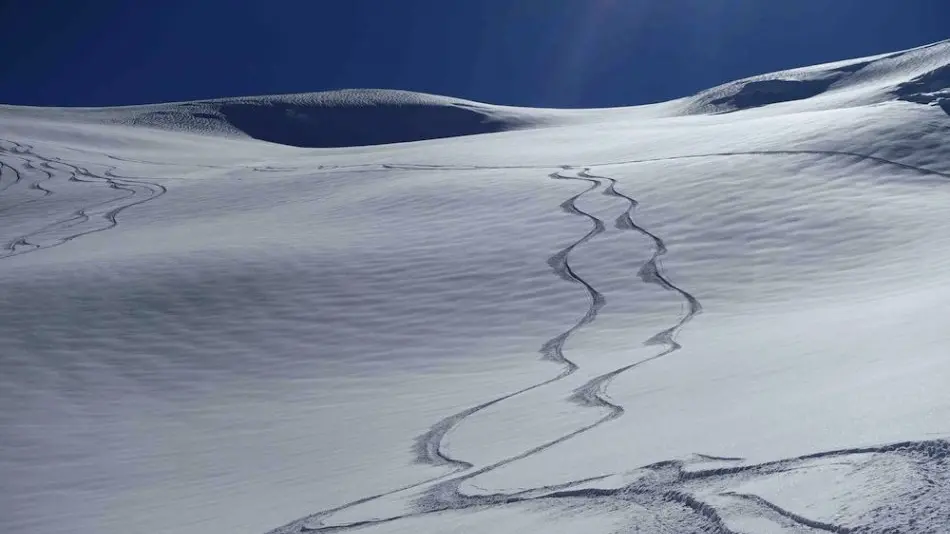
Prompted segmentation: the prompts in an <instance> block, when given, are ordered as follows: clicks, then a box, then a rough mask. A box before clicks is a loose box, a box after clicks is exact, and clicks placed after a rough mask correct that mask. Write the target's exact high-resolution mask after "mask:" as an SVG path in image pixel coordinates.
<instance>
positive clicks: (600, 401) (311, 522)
mask: <svg viewBox="0 0 950 534" xmlns="http://www.w3.org/2000/svg"><path fill="white" fill-rule="evenodd" d="M738 155H751V156H769V155H823V156H829V155H835V156H845V157H852V158H856V159H860V160H866V161H872V162H876V163H880V164H889V165H894V166H897V167H901V168H904V169H908V170H912V171H915V172H918V173H921V174H926V175H931V176H940V177H943V178H950V173H945V172H941V171H936V170H931V169H926V168H922V167H916V166H913V165H909V164H905V163H900V162H895V161H891V160H887V159H883V158H879V157H876V156H868V155H864V154H857V153H852V152H839V151H815V150H787V151H746V152H717V153H708V154H691V155H683V156H671V157H665V158H650V159H637V160H624V161H612V162H602V163H597V164H594V165H588V166H584V167H583V170H581V171H579V172H577V173H576V176H564V175H562V174H561V173H560V172H555V173H552V174H550V175H549V177H550V178H552V179H561V180H581V181H587V182H590V184H591V185H590V186H588V188H587V189H585V190H584V191H582V192H580V193H578V194H576V195H574V196H572V197H570V198H568V199H567V200H566V201H565V202H563V203H562V204H561V208H562V209H563V210H565V211H566V212H568V213H571V214H574V215H578V216H583V217H586V218H588V219H589V220H590V221H591V222H592V224H593V228H592V229H591V230H590V231H589V232H588V234H586V235H585V236H584V237H583V238H581V239H580V240H578V241H576V242H575V243H573V244H571V245H569V246H568V247H566V248H565V249H562V250H561V251H559V252H558V253H557V254H555V255H554V256H552V257H550V258H549V260H548V263H549V265H551V267H552V268H553V269H554V271H555V272H556V273H557V274H558V275H559V276H560V277H561V278H563V279H565V280H567V281H571V282H573V283H578V284H581V285H582V286H584V288H585V289H586V290H587V293H588V296H589V300H590V305H589V308H588V311H587V313H586V314H585V316H584V317H583V318H582V319H581V320H580V321H579V322H577V323H576V324H575V325H574V326H572V327H571V328H570V329H568V330H567V331H565V332H563V333H562V334H560V335H559V336H556V337H554V338H552V339H551V340H549V341H548V342H546V343H545V344H544V346H543V347H542V350H541V352H542V354H543V355H544V357H545V358H547V359H551V360H553V361H556V362H559V363H561V364H562V366H563V370H562V372H561V373H560V374H559V375H557V376H555V377H554V378H551V379H548V380H545V381H543V382H539V383H537V384H534V385H531V386H528V387H527V388H524V389H521V390H518V391H515V392H512V393H509V394H506V395H504V396H502V397H498V398H495V399H492V400H489V401H486V402H484V403H482V404H479V405H476V406H473V407H471V408H468V409H466V410H463V411H461V412H458V413H456V414H453V415H451V416H449V417H446V418H445V419H442V420H441V421H439V422H437V423H435V424H434V425H433V426H432V427H431V428H430V429H429V431H427V432H426V433H425V434H423V435H422V436H420V437H418V438H417V439H416V442H415V446H414V450H415V453H416V460H417V461H419V462H420V463H426V464H429V465H435V466H449V467H452V468H453V470H452V472H450V473H448V474H446V475H442V476H439V477H435V478H431V479H428V480H424V481H421V482H418V483H415V484H411V485H409V486H404V487H401V488H397V489H394V490H391V491H386V492H382V493H379V494H377V495H373V496H370V497H366V498H363V499H359V500H358V501H353V502H350V503H347V504H344V505H341V506H338V507H335V508H333V509H330V510H325V511H322V512H318V513H316V514H312V515H310V516H307V517H305V518H301V519H298V520H296V521H293V522H291V523H288V524H286V525H283V526H281V527H278V528H277V529H274V530H272V531H271V534H287V533H291V532H336V531H344V530H351V529H357V528H361V527H366V526H371V525H375V524H381V523H388V522H393V521H398V520H401V519H406V518H410V517H418V516H421V515H427V514H437V513H442V512H446V511H449V510H461V509H468V508H475V507H485V506H498V505H505V504H513V503H518V502H525V501H534V500H547V499H560V498H569V497H573V498H577V497H587V498H590V497H613V498H623V499H629V498H630V497H631V496H634V495H641V496H643V495H648V496H650V497H651V498H653V499H657V501H658V502H663V503H666V504H668V505H678V506H682V507H686V508H688V509H690V510H692V511H693V512H694V513H695V514H696V516H697V517H698V518H699V519H698V520H699V521H701V522H703V523H705V525H704V526H701V527H700V526H697V528H701V529H703V531H704V532H707V531H708V532H719V533H722V534H731V533H732V532H733V531H731V530H730V529H728V528H727V527H726V525H725V522H724V521H723V519H722V517H720V515H719V513H718V512H717V511H716V509H715V508H713V507H712V506H710V505H708V504H706V503H703V502H701V501H699V500H698V499H696V498H695V497H694V496H692V495H691V494H690V493H688V492H685V491H683V490H680V489H676V488H674V487H673V486H676V485H685V484H686V483H688V482H691V481H693V480H696V479H699V478H703V477H713V476H719V477H728V476H732V475H734V474H736V473H739V472H745V471H749V472H752V471H755V470H757V469H764V468H768V467H769V466H771V465H773V464H776V465H790V464H792V463H794V462H796V461H800V462H804V461H807V460H810V459H813V458H819V457H825V456H830V455H844V454H858V453H861V452H863V451H861V450H846V451H833V452H829V453H818V454H815V455H809V456H805V457H801V458H797V459H791V460H785V461H782V462H773V463H771V464H761V465H746V466H742V467H739V468H735V472H732V471H729V470H721V469H720V470H710V471H698V472H689V471H686V470H685V469H683V466H684V465H685V463H684V462H680V461H670V462H664V463H663V464H657V466H647V467H643V468H641V469H644V470H648V469H659V468H661V467H662V468H663V469H666V468H668V467H669V466H674V467H676V475H675V476H674V477H673V478H672V482H671V481H666V482H665V483H663V484H662V485H659V486H657V487H650V486H644V487H640V486H642V483H638V484H640V486H638V485H637V484H634V485H630V486H625V487H623V488H620V489H615V490H601V489H582V490H570V489H566V488H570V487H574V486H578V485H581V484H584V483H588V482H592V481H596V480H600V479H603V478H606V477H607V476H608V475H604V476H599V477H592V478H588V479H584V480H580V481H573V482H569V483H566V484H562V485H558V486H550V487H540V488H535V489H531V490H524V491H521V492H518V493H513V494H491V495H466V494H464V493H462V492H461V491H460V486H461V484H462V483H463V482H464V481H466V480H470V479H472V478H475V477H477V476H479V475H482V474H484V473H487V472H489V471H492V470H494V469H497V468H499V467H502V466H504V465H508V464H511V463H513V462H516V461H519V460H522V459H524V458H527V457H529V456H532V455H534V454H537V453H539V452H541V451H544V450H546V449H548V448H550V447H553V446H555V445H557V444H559V443H562V442H564V441H567V440H569V439H571V438H574V437H576V436H578V435H580V434H583V433H585V432H587V431H589V430H592V429H593V428H596V427H598V426H600V425H602V424H604V423H606V422H608V421H610V420H612V419H615V418H617V417H620V416H621V415H622V414H623V411H624V409H623V407H621V406H619V405H617V404H614V403H612V402H611V401H610V400H609V399H608V397H607V394H606V388H607V386H608V385H609V383H610V381H611V380H612V379H613V378H616V377H617V376H618V375H620V374H622V373H624V372H625V371H628V370H630V369H632V368H634V367H637V366H639V365H642V364H644V363H646V362H649V361H652V360H655V359H658V358H662V357H664V356H667V355H669V354H671V353H673V352H675V351H677V350H679V349H680V348H681V346H680V344H679V343H678V342H677V341H676V335H677V333H678V332H679V331H680V330H682V328H683V327H684V326H685V325H686V324H687V323H688V322H689V321H690V320H691V319H692V318H693V317H694V316H696V315H697V314H699V313H701V312H702V305H701V304H700V302H699V300H698V299H696V298H695V297H694V296H693V295H692V294H690V293H689V292H687V291H686V290H684V289H682V288H681V287H679V286H677V285H676V284H674V283H673V282H672V281H671V280H670V279H669V278H668V277H667V276H666V275H665V274H664V273H663V270H662V265H661V258H662V256H664V255H665V254H666V253H667V251H668V249H667V247H666V244H665V243H664V241H663V240H662V239H661V238H660V237H659V236H657V235H656V234H653V233H652V232H650V231H649V230H647V229H645V228H644V227H642V226H640V225H639V224H637V223H636V221H635V220H634V218H633V212H634V211H635V209H636V208H637V207H638V205H639V204H638V202H637V200H636V199H635V198H633V197H631V196H629V195H626V194H624V193H622V192H620V191H618V190H617V187H616V186H617V182H616V180H615V179H613V178H610V177H607V176H598V175H594V174H591V173H590V169H591V168H592V167H595V166H597V167H606V166H616V165H627V164H636V163H647V162H656V161H672V160H680V159H695V158H708V157H728V156H738ZM559 167H560V168H561V169H563V170H569V169H571V168H573V167H572V166H570V165H561V166H559ZM357 168H363V169H367V170H371V169H373V168H377V169H378V168H383V169H394V170H433V171H436V170H503V169H545V168H551V166H536V165H509V166H479V165H422V164H382V165H380V164H360V165H352V166H346V165H344V166H334V165H329V166H321V167H320V169H321V170H347V169H357ZM604 183H607V184H608V185H607V187H605V188H604V190H603V194H604V195H607V196H612V197H616V198H620V199H623V200H625V201H626V202H627V209H626V210H625V211H624V213H622V214H621V215H620V216H619V217H618V218H617V219H616V221H615V223H614V226H615V227H616V228H617V229H619V230H633V231H636V232H638V233H640V234H642V235H643V236H645V237H647V238H648V239H649V240H651V241H652V242H653V248H654V250H653V254H652V256H651V257H650V259H648V260H647V261H646V262H645V263H644V264H643V265H642V266H641V267H640V270H639V272H638V275H639V277H640V279H641V280H642V281H643V282H644V283H649V284H654V285H657V286H659V287H662V288H663V289H665V290H667V291H671V292H674V293H676V294H677V295H678V296H679V297H680V298H681V299H682V300H683V302H684V312H683V314H682V315H681V316H680V318H679V319H678V320H677V321H676V323H675V324H673V325H672V326H670V327H669V328H667V329H665V330H662V331H660V332H658V333H656V334H655V335H654V336H652V337H651V338H650V339H648V340H647V341H646V344H648V345H653V344H656V345H662V346H664V349H663V350H662V351H661V352H660V353H658V354H655V355H653V356H651V357H649V358H646V359H643V360H639V361H636V362H633V363H630V364H627V365H625V366H622V367H620V368H617V369H614V370H612V371H610V372H608V373H605V374H603V375H600V376H598V377H595V378H594V379H592V380H590V381H588V382H587V383H586V384H584V385H582V386H581V387H580V388H578V389H577V390H576V391H575V392H574V395H572V396H571V400H573V401H575V402H578V403H580V404H582V405H585V406H592V407H601V408H606V409H608V414H607V415H605V416H604V417H602V418H600V419H598V420H597V421H595V422H594V423H592V424H589V425H586V426H583V427H581V428H579V429H576V430H574V431H572V432H570V433H568V434H566V435H564V436H561V437H559V438H557V439H555V440H552V441H550V442H548V443H545V444H542V445H540V446H537V447H534V448H532V449H529V450H527V451H524V452H522V453H520V454H518V455H516V456H513V457H510V458H506V459H503V460H501V461H498V462H496V463H494V464H491V465H487V466H484V467H481V468H478V469H476V470H474V471H469V470H471V469H472V468H473V467H474V466H473V465H472V464H471V463H470V462H466V461H464V460H461V459H456V458H452V457H451V456H449V455H448V454H446V453H445V452H444V451H443V450H442V443H443V441H444V439H445V437H446V436H447V435H448V434H449V433H450V432H451V431H452V430H453V429H454V428H456V427H457V426H458V425H459V424H461V423H462V421H463V420H464V419H465V418H467V417H469V416H471V415H473V414H475V413H477V412H479V411H481V410H484V409H485V408H488V407H489V406H493V405H496V404H499V403H501V402H503V401H505V400H508V399H511V398H514V397H516V396H518V395H521V394H524V393H527V392H529V391H532V390H534V389H537V388H540V387H543V386H546V385H549V384H552V383H554V382H557V381H559V380H561V379H563V378H565V377H566V376H568V375H570V374H572V373H573V372H574V371H576V370H577V368H578V367H577V364H575V363H574V362H573V361H572V360H570V359H568V358H567V357H566V356H564V354H563V346H564V343H565V342H566V341H567V339H568V338H569V337H570V336H571V335H572V334H573V333H575V332H576V331H577V330H579V329H581V328H583V327H584V326H586V325H588V324H590V323H591V322H593V321H594V320H595V318H596V316H597V313H598V312H599V310H600V309H601V308H602V307H603V306H604V305H605V304H606V300H605V298H604V296H603V295H602V294H601V293H600V292H598V291H597V290H596V289H595V288H594V287H593V286H592V285H591V284H590V283H589V282H588V281H586V280H585V279H583V278H582V277H580V276H578V274H577V273H576V272H575V271H574V270H573V269H572V268H571V267H570V264H569V262H568V257H569V255H570V253H571V251H573V250H574V249H575V248H576V247H578V246H580V245H582V244H583V243H585V242H587V241H589V240H590V239H592V238H593V237H595V236H596V235H597V234H600V233H602V232H604V231H605V225H604V223H603V222H602V221H600V220H599V219H597V218H596V217H594V216H593V215H591V214H589V213H587V212H584V211H582V210H580V209H579V208H578V207H577V206H576V201H577V200H578V199H579V198H580V197H582V196H583V195H585V194H588V193H590V192H592V191H594V190H596V189H597V188H598V187H600V186H601V185H603V184H604ZM935 443H936V444H937V446H939V447H944V446H946V444H947V442H944V441H936V442H915V443H911V442H909V443H908V444H900V446H933V444H935ZM921 444H923V445H921ZM894 447H895V446H885V447H880V448H877V449H873V450H874V451H878V452H892V451H893V450H896V449H895V448H894ZM869 450H871V449H869ZM695 457H696V459H698V461H712V460H727V461H742V459H741V458H729V459H725V458H719V457H716V456H710V455H703V454H697V455H695ZM788 469H791V467H788ZM463 471H468V472H466V473H463V474H461V475H459V476H455V477H454V478H450V477H453V475H457V474H459V473H461V472H463ZM446 479H447V480H446ZM426 484H433V485H432V486H431V487H429V488H427V489H425V491H424V492H423V493H422V495H421V496H419V497H417V498H415V499H414V501H413V502H414V510H412V511H410V512H408V513H406V514H403V515H399V516H393V517H386V518H375V519H368V520H363V521H357V522H351V523H345V524H337V525H333V524H330V525H326V524H324V520H326V519H327V518H328V517H329V516H332V515H333V514H334V513H336V512H339V511H343V510H346V509H348V508H352V507H354V506H357V505H359V504H364V503H367V502H370V501H373V500H376V499H380V498H384V497H388V496H393V495H396V494H399V493H402V492H405V491H407V490H412V489H417V488H420V487H422V486H425V485H426ZM721 495H730V494H729V493H728V492H723V493H721ZM732 496H733V497H736V498H740V497H739V496H738V494H732ZM742 498H745V499H746V500H754V501H755V502H756V503H758V504H759V505H760V506H762V507H764V508H765V509H767V510H769V511H771V512H773V513H778V514H779V515H781V516H782V517H784V518H786V519H789V520H792V521H794V522H795V523H797V524H799V525H802V526H806V527H810V528H815V529H819V530H827V531H830V532H838V533H848V532H851V530H849V529H847V528H844V527H838V526H835V525H828V524H825V523H822V522H819V521H813V520H810V519H808V518H805V517H803V516H799V515H796V514H794V513H792V512H789V511H785V510H782V509H780V508H778V507H777V506H775V505H773V504H771V503H768V501H765V500H764V499H761V498H760V497H757V496H743V497H742Z"/></svg>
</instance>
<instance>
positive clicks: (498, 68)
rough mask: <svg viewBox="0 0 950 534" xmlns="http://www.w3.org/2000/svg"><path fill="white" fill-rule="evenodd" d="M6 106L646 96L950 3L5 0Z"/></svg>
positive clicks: (916, 37)
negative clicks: (400, 95)
mask: <svg viewBox="0 0 950 534" xmlns="http://www.w3.org/2000/svg"><path fill="white" fill-rule="evenodd" d="M0 20H2V21H4V24H3V26H2V27H3V31H2V32H0V43H2V45H0V46H2V49H0V50H2V53H3V60H2V62H0V102H4V103H10V104H30V105H70V106H74V105H118V104H133V103H146V102H159V101H171V100H189V99H199V98H210V97H219V96H238V95H254V94H271V93H288V92H302V91H319V90H326V89H338V88H346V87H379V88H394V89H409V90H416V91H425V92H430V93H438V94H447V95H452V96H458V97H465V98H471V99H474V100H481V101H485V102H492V103H500V104H511V105H527V106H554V107H578V106H583V107H596V106H615V105H629V104H638V103H647V102H654V101H660V100H667V99H670V98H674V97H678V96H683V95H686V94H690V93H693V92H696V91H697V90H700V89H704V88H707V87H710V86H713V85H716V84H719V83H722V82H725V81H729V80H732V79H735V78H739V77H743V76H748V75H751V74H757V73H761V72H768V71H773V70H778V69H782V68H788V67H794V66H801V65H808V64H814V63H819V62H825V61H831V60H836V59H845V58H849V57H857V56H862V55H869V54H874V53H881V52H889V51H894V50H898V49H902V48H909V47H912V46H917V45H922V44H926V43H929V42H933V41H938V40H941V39H946V38H948V37H950V0H298V1H289V0H257V1H247V0H155V1H151V0H127V1H118V0H63V1H52V2H42V1H39V0H0Z"/></svg>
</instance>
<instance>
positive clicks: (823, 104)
mask: <svg viewBox="0 0 950 534" xmlns="http://www.w3.org/2000/svg"><path fill="white" fill-rule="evenodd" d="M948 69H950V42H942V43H936V44H934V45H930V46H927V47H921V48H918V49H914V50H909V51H905V52H899V53H895V54H887V55H883V56H877V57H873V58H865V59H860V60H854V61H845V62H839V63H835V64H830V65H822V66H816V67H809V68H804V69H795V70H791V71H785V72H780V73H775V74H770V75H765V76H760V77H755V78H750V79H748V80H740V81H737V82H734V83H731V84H726V85H724V86H721V87H718V88H714V89H711V90H709V91H705V92H702V93H700V94H698V95H695V96H693V97H689V98H685V99H680V100H676V101H673V102H667V103H662V104H655V105H651V106H642V107H634V108H621V109H612V110H573V111H559V110H529V109H515V108H504V107H498V106H490V105H487V104H479V103H472V102H464V101H460V100H456V99H448V98H444V97H433V96H429V95H414V94H409V93H394V92H365V91H357V92H343V93H333V94H319V93H317V94H310V95H291V96H280V97H257V98H241V99H221V100H214V101H206V102H198V103H180V104H158V105H152V106H137V107H130V108H108V109H38V108H22V107H15V106H4V107H2V108H0V139H2V141H0V162H2V167H0V222H2V224H0V234H2V235H0V244H2V245H3V249H2V251H0V284H2V285H0V287H3V288H4V290H3V291H2V292H0V340H2V345H0V365H2V370H3V373H2V374H0V402H2V406H3V407H4V409H3V410H2V411H0V429H2V431H0V440H2V446H0V479H2V480H4V484H3V486H2V488H3V489H2V499H0V511H2V514H0V518H2V519H0V530H3V531H4V532H10V533H16V534H19V533H34V532H44V533H66V532H69V533H71V534H75V533H97V534H98V533H106V534H111V533H123V534H124V533H129V532H150V533H172V532H174V533H186V534H190V533H208V532H232V533H258V534H259V533H264V532H273V533H274V534H277V533H281V534H282V533H290V532H345V531H361V532H373V533H376V532H492V533H495V532H509V531H510V532H519V533H520V532H534V531H542V530H547V531H556V532H585V533H586V532H649V533H653V532H657V533H664V532H668V533H692V532H710V533H743V534H745V533H748V534H752V533H755V534H758V533H802V532H838V533H842V532H861V533H873V532H907V533H943V532H948V531H950V477H948V473H950V465H948V461H950V460H948V458H950V456H948V452H950V441H947V440H948V438H950V428H948V426H947V425H948V423H947V422H948V421H950V395H948V393H947V391H946V390H947V388H946V384H947V383H948V381H950V360H948V356H947V353H946V346H947V343H948V341H950V325H948V319H947V314H946V310H947V307H948V305H950V289H948V284H947V282H948V280H950V274H948V273H950V235H948V234H947V232H945V231H944V226H945V221H946V220H947V219H948V217H950V184H948V181H950V143H947V139H948V138H950V110H948V108H950V105H948V98H950V94H948V91H950V76H948V73H950V70H948ZM288 125H292V126H288ZM396 141H398V143H393V142H396ZM382 143H390V144H382ZM367 145H373V146H367ZM281 525H283V526H281Z"/></svg>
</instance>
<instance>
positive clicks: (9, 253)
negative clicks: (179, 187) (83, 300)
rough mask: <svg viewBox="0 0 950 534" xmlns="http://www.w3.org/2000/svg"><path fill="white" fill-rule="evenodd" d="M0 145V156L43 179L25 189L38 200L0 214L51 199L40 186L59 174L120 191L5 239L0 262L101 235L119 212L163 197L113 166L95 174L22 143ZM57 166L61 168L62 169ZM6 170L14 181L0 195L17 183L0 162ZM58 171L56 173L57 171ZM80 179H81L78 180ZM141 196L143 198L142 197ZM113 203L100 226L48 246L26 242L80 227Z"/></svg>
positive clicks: (0, 164)
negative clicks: (97, 209) (40, 152)
mask: <svg viewBox="0 0 950 534" xmlns="http://www.w3.org/2000/svg"><path fill="white" fill-rule="evenodd" d="M0 142H3V143H6V144H8V145H11V146H12V148H11V147H6V146H2V145H0V155H3V154H5V155H9V156H10V157H13V158H15V159H18V160H19V161H21V162H22V163H23V166H24V167H25V168H30V169H34V170H38V171H39V172H41V173H43V174H44V175H45V177H44V178H40V179H39V180H37V181H35V182H33V183H31V184H30V185H29V186H28V187H29V189H31V190H37V191H40V192H42V193H43V196H42V197H35V198H31V199H28V200H24V201H21V202H20V203H17V204H13V205H10V206H7V207H5V208H4V209H3V210H0V213H3V212H6V211H9V210H11V209H13V208H16V207H19V206H22V205H24V204H27V203H32V202H37V201H39V200H41V199H42V198H44V197H48V196H51V195H53V194H55V193H54V191H53V189H48V188H47V187H48V186H44V185H43V184H44V183H45V182H50V181H52V180H53V179H54V178H55V177H57V175H60V173H66V174H68V177H67V178H66V179H67V180H68V181H70V182H84V183H90V184H104V185H106V186H107V187H109V188H110V189H115V190H117V191H121V192H122V194H120V195H118V196H115V197H113V198H110V199H108V200H104V201H101V202H96V203H93V204H88V205H85V206H83V207H81V208H80V209H78V210H76V211H74V212H73V213H72V215H71V216H69V217H67V218H64V219H59V220H56V221H53V222H51V223H48V224H46V225H44V226H42V227H40V228H37V229H34V230H31V231H30V232H27V233H25V234H21V235H19V236H17V237H15V238H13V239H11V240H9V241H8V242H7V243H6V244H5V245H3V247H2V248H0V260H3V259H6V258H11V257H14V256H19V255H21V254H26V253H30V252H36V251H39V250H46V249H49V248H54V247H57V246H60V245H63V244H65V243H68V242H70V241H72V240H74V239H77V238H79V237H82V236H86V235H90V234H94V233H98V232H104V231H106V230H111V229H112V228H115V227H116V226H117V225H118V224H119V223H118V220H117V217H118V215H119V214H120V213H122V212H123V211H125V210H126V209H128V208H131V207H132V206H137V205H139V204H144V203H146V202H149V201H151V200H154V199H155V198H158V197H159V196H161V195H163V194H165V193H166V192H167V189H166V188H165V187H164V186H162V185H159V184H156V183H153V182H148V181H145V180H142V179H139V178H130V177H125V176H117V175H116V174H115V173H114V171H115V167H108V168H107V170H106V171H105V172H104V173H103V174H102V175H98V174H95V173H93V172H91V171H89V170H88V169H86V168H84V167H80V166H77V165H73V164H71V163H68V162H65V161H62V160H60V159H57V158H49V157H45V156H42V155H40V154H37V153H36V152H35V151H34V150H33V147H31V146H29V145H25V144H22V143H17V142H15V141H10V140H6V139H0ZM36 162H39V165H36ZM57 166H60V167H65V170H64V169H62V168H59V167H57ZM2 169H10V170H11V171H12V173H14V174H15V176H16V180H15V181H13V182H11V183H9V184H7V185H6V186H4V187H3V188H2V189H0V193H3V192H5V191H6V190H7V189H9V188H10V187H13V186H14V185H16V184H17V183H18V182H20V181H21V174H20V173H19V172H18V171H17V170H16V168H15V167H13V166H12V165H9V164H7V163H4V162H2V161H0V170H2ZM57 171H58V172H57ZM80 177H81V178H80ZM136 196H138V197H139V198H138V199H135V200H132V198H133V197H136ZM143 197H144V198H143ZM112 204H115V207H113V208H112V209H109V210H108V211H106V212H105V213H102V214H101V219H102V220H104V221H105V224H104V225H101V226H96V227H93V228H87V229H83V230H82V231H76V232H73V233H69V234H67V235H65V236H62V237H58V238H56V239H54V240H53V241H52V242H51V243H48V244H45V245H38V244H35V243H32V242H31V241H30V239H31V238H33V237H35V236H38V235H41V234H43V233H46V232H50V231H53V230H60V231H64V230H69V229H70V228H74V227H76V226H80V225H83V224H85V223H87V222H88V221H89V220H90V219H91V218H92V216H91V215H90V214H89V212H90V211H92V210H94V209H96V208H102V207H104V206H109V205H112Z"/></svg>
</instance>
